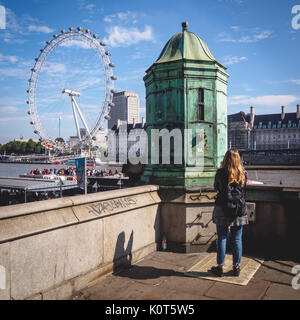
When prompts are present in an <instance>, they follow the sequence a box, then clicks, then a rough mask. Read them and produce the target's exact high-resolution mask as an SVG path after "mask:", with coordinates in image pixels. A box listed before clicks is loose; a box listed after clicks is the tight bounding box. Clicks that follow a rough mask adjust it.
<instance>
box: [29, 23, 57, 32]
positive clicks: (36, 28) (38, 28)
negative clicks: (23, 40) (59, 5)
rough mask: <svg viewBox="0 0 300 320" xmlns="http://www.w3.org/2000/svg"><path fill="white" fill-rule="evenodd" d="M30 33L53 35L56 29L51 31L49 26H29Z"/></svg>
mask: <svg viewBox="0 0 300 320" xmlns="http://www.w3.org/2000/svg"><path fill="white" fill-rule="evenodd" d="M28 31H30V32H40V33H46V34H47V33H51V32H53V31H54V29H51V28H49V27H47V26H36V25H30V26H28Z"/></svg>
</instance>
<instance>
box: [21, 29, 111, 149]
mask: <svg viewBox="0 0 300 320" xmlns="http://www.w3.org/2000/svg"><path fill="white" fill-rule="evenodd" d="M105 46H106V44H105V43H104V42H103V41H100V39H99V36H98V35H97V34H92V32H91V31H90V30H88V29H87V30H83V29H82V28H81V27H78V28H77V29H76V30H75V29H74V28H72V27H71V28H69V29H68V31H66V30H62V31H61V33H60V34H55V35H53V38H52V39H51V40H49V41H46V44H45V46H44V48H42V49H41V50H40V54H39V56H38V57H37V58H36V59H35V64H34V67H33V68H32V69H31V77H30V79H29V80H28V82H29V88H28V90H27V93H28V100H27V104H28V107H29V111H28V115H29V116H30V124H31V125H32V126H33V128H34V133H35V134H36V135H37V136H38V137H39V139H40V141H42V144H43V145H44V146H45V147H46V148H48V149H53V150H66V149H70V145H69V144H68V143H67V142H66V141H68V139H67V138H66V137H69V136H72V135H73V137H75V138H76V141H77V144H78V146H79V147H80V146H92V145H93V144H94V142H95V141H96V139H97V133H98V132H99V130H100V131H101V130H103V129H104V127H105V121H106V120H109V119H110V116H109V113H110V109H111V108H113V107H114V104H113V103H112V98H113V93H114V92H115V91H114V81H115V80H117V78H116V77H115V76H114V75H113V68H114V64H113V63H111V62H110V56H111V53H110V52H109V51H107V50H105ZM58 119H59V121H62V122H63V131H64V138H65V139H57V138H62V137H59V136H58V135H59V134H58V129H57V128H58V126H57V123H58ZM59 132H60V130H59ZM74 133H76V135H75V136H74Z"/></svg>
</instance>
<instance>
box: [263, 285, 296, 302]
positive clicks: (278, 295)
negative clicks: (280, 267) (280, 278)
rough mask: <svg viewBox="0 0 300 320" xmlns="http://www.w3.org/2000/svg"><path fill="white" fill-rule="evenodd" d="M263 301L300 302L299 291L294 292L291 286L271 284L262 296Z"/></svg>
mask: <svg viewBox="0 0 300 320" xmlns="http://www.w3.org/2000/svg"><path fill="white" fill-rule="evenodd" d="M264 300H300V289H298V290H295V289H293V288H292V286H291V285H290V286H287V285H283V284H278V283H272V284H271V285H270V287H269V288H268V290H267V292H266V294H265V296H264Z"/></svg>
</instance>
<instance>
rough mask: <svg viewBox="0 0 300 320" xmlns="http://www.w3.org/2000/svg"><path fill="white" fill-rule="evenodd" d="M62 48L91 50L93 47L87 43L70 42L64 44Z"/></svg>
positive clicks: (79, 41)
mask: <svg viewBox="0 0 300 320" xmlns="http://www.w3.org/2000/svg"><path fill="white" fill-rule="evenodd" d="M60 47H66V48H82V49H91V46H90V45H89V44H88V43H87V42H85V41H81V40H70V41H67V42H63V43H62V44H61V45H60Z"/></svg>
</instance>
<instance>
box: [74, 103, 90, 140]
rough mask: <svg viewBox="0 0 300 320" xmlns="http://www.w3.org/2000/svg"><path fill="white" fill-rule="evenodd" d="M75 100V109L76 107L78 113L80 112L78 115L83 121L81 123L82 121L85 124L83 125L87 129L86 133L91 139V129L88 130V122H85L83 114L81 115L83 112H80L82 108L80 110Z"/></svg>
mask: <svg viewBox="0 0 300 320" xmlns="http://www.w3.org/2000/svg"><path fill="white" fill-rule="evenodd" d="M73 100H74V103H75V107H76V109H77V112H78V114H79V117H80V119H81V121H82V123H83V125H84V127H85V129H86V131H87V133H88V135H89V136H90V137H91V133H90V130H89V128H88V126H87V124H86V122H85V120H84V117H83V115H82V113H81V110H80V108H79V106H78V104H77V102H76V100H75V99H74V98H73Z"/></svg>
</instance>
